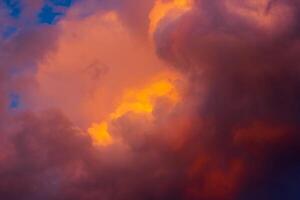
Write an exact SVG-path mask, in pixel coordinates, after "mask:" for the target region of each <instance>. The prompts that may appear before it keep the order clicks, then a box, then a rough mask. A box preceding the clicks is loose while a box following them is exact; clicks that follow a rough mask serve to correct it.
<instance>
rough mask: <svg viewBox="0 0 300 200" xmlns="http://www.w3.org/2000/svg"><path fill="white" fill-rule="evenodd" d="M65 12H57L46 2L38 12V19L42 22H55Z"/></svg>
mask: <svg viewBox="0 0 300 200" xmlns="http://www.w3.org/2000/svg"><path fill="white" fill-rule="evenodd" d="M63 15H64V14H63V13H62V12H57V11H55V9H54V8H53V7H52V6H50V5H48V4H46V5H45V6H44V7H43V8H42V9H41V11H40V13H39V14H38V21H39V22H40V23H42V24H55V23H56V22H57V21H58V20H59V18H60V17H62V16H63Z"/></svg>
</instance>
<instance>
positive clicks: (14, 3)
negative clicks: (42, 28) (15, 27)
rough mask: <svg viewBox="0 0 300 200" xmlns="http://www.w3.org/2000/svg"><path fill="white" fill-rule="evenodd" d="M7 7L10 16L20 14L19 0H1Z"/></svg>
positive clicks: (16, 16) (15, 16)
mask: <svg viewBox="0 0 300 200" xmlns="http://www.w3.org/2000/svg"><path fill="white" fill-rule="evenodd" d="M2 1H3V2H4V4H5V5H6V6H7V8H8V9H9V14H10V16H11V17H14V18H18V17H19V16H20V15H21V11H22V9H21V5H20V1H19V0H2Z"/></svg>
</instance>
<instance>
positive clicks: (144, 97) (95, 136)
mask: <svg viewBox="0 0 300 200" xmlns="http://www.w3.org/2000/svg"><path fill="white" fill-rule="evenodd" d="M159 98H165V99H167V100H169V102H170V104H172V105H175V104H176V103H178V101H179V100H180V98H179V94H178V91H177V90H176V88H175V86H174V85H173V82H172V80H171V79H168V78H163V79H158V80H155V81H154V82H151V83H150V84H148V85H146V86H145V87H143V88H141V89H132V90H127V91H125V93H124V96H123V98H122V100H121V102H120V104H119V105H118V106H117V107H116V109H115V111H114V112H112V113H111V114H110V115H109V116H108V117H107V119H106V120H104V121H102V122H101V123H99V124H97V123H93V124H92V126H91V127H90V128H89V129H88V133H89V135H90V136H91V138H92V140H93V143H94V144H95V145H100V146H107V145H110V144H112V143H113V142H114V140H113V138H112V136H111V134H110V133H109V131H108V127H109V124H110V122H111V121H113V120H116V119H118V118H120V117H122V116H124V115H125V114H127V113H130V112H131V113H136V114H143V115H147V116H149V117H150V118H151V117H153V116H152V111H153V109H154V107H155V103H156V101H157V100H158V99H159Z"/></svg>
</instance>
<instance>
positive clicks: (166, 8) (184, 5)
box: [149, 0, 193, 35]
mask: <svg viewBox="0 0 300 200" xmlns="http://www.w3.org/2000/svg"><path fill="white" fill-rule="evenodd" d="M192 5H193V2H192V0H170V1H163V0H156V2H155V4H154V7H153V8H152V10H151V12H150V14H149V21H150V24H149V34H150V35H152V34H153V33H154V32H155V31H156V29H157V27H158V24H159V22H160V21H161V20H162V19H163V18H164V17H166V15H168V14H169V13H170V12H171V11H172V14H173V15H172V17H175V18H176V17H178V16H181V15H182V14H183V13H185V12H187V11H188V10H190V9H191V8H192Z"/></svg>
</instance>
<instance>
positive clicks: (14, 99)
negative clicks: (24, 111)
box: [9, 93, 21, 109]
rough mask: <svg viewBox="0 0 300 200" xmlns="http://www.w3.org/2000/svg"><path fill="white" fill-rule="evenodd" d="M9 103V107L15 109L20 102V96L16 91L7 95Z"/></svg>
mask: <svg viewBox="0 0 300 200" xmlns="http://www.w3.org/2000/svg"><path fill="white" fill-rule="evenodd" d="M9 99H10V103H9V108H11V109H17V108H19V107H20V104H21V96H20V95H19V94H17V93H12V94H10V95H9Z"/></svg>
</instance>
